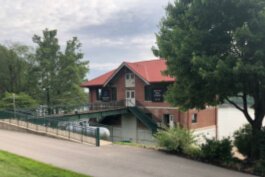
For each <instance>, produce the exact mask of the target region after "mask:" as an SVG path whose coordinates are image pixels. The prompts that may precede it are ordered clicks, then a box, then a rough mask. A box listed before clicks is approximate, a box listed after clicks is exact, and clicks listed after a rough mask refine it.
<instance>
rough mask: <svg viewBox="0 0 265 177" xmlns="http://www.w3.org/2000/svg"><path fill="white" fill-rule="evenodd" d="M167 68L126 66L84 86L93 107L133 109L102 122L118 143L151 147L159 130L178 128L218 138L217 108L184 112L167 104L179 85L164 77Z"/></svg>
mask: <svg viewBox="0 0 265 177" xmlns="http://www.w3.org/2000/svg"><path fill="white" fill-rule="evenodd" d="M166 67H167V66H166V62H165V60H164V59H155V60H149V61H140V62H134V63H130V62H123V63H122V64H121V65H120V66H119V67H118V68H117V69H115V70H112V71H109V72H107V73H105V74H103V75H101V76H99V77H97V78H95V79H92V80H89V81H87V82H84V83H83V84H82V85H81V86H82V87H86V88H88V89H89V102H90V103H97V102H113V101H122V100H124V102H125V104H126V106H127V107H128V108H129V109H130V113H128V114H124V115H119V116H109V117H105V118H104V119H102V120H101V123H103V124H108V125H111V126H113V127H114V130H113V131H114V132H113V134H114V137H115V138H114V140H117V141H119V140H123V141H134V142H140V143H147V142H150V141H152V132H154V131H155V129H156V126H157V127H173V126H175V125H176V124H180V125H181V126H183V127H185V128H188V129H191V130H194V132H195V134H197V135H198V136H199V135H201V136H200V137H202V136H206V137H209V138H211V137H216V132H217V127H216V123H217V109H216V108H214V107H209V108H207V109H205V110H201V111H198V110H189V111H187V112H180V111H179V110H178V108H176V107H173V106H171V105H170V104H169V103H167V102H166V101H165V100H164V94H165V92H166V90H167V87H168V86H169V85H170V84H172V83H173V82H174V81H175V79H174V78H172V77H169V76H165V75H163V74H162V72H163V71H165V70H166ZM154 124H155V125H154ZM116 135H117V136H116Z"/></svg>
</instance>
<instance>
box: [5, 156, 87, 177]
mask: <svg viewBox="0 0 265 177" xmlns="http://www.w3.org/2000/svg"><path fill="white" fill-rule="evenodd" d="M0 177H88V176H86V175H82V174H79V173H75V172H72V171H68V170H64V169H61V168H57V167H54V166H51V165H48V164H44V163H41V162H37V161H34V160H31V159H28V158H25V157H21V156H17V155H14V154H11V153H8V152H5V151H0Z"/></svg>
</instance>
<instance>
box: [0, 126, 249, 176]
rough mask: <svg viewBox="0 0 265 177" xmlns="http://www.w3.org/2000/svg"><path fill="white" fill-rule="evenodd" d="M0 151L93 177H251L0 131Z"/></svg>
mask: <svg viewBox="0 0 265 177" xmlns="http://www.w3.org/2000/svg"><path fill="white" fill-rule="evenodd" d="M0 149H2V150H6V151H9V152H12V153H16V154H19V155H22V156H27V157H30V158H32V159H35V160H39V161H42V162H46V163H49V164H53V165H55V166H58V167H62V168H67V169H70V170H74V171H77V172H80V173H84V174H88V175H92V176H95V177H251V175H246V174H242V173H238V172H234V171H230V170H226V169H223V168H219V167H215V166H212V165H207V164H203V163H199V162H195V161H191V160H187V159H183V158H179V157H177V156H173V155H169V154H165V153H162V152H157V151H154V150H148V149H142V148H134V147H126V146H119V145H109V146H103V147H95V146H89V145H84V144H78V143H74V142H68V141H64V140H58V139H54V138H49V137H45V136H38V135H34V134H27V133H19V132H11V131H6V130H0Z"/></svg>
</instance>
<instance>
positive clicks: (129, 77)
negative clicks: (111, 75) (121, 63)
mask: <svg viewBox="0 0 265 177" xmlns="http://www.w3.org/2000/svg"><path fill="white" fill-rule="evenodd" d="M131 79H134V74H133V73H126V80H131Z"/></svg>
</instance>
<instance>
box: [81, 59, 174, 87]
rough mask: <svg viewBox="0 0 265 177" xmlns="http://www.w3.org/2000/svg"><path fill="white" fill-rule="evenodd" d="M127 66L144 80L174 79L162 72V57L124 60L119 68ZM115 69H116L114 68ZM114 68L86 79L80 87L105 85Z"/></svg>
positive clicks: (164, 63)
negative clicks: (133, 60) (138, 60)
mask: <svg viewBox="0 0 265 177" xmlns="http://www.w3.org/2000/svg"><path fill="white" fill-rule="evenodd" d="M122 67H128V68H129V69H130V70H132V71H133V72H134V73H135V74H137V75H138V76H140V77H141V79H143V80H144V81H146V82H149V83H158V82H174V81H175V79H174V78H172V77H169V76H165V75H163V74H162V72H163V71H165V70H166V68H167V66H166V62H165V60H164V59H155V60H147V61H140V62H133V63H131V62H124V63H122V64H121V66H120V67H119V68H122ZM116 70H117V69H116ZM116 70H112V71H110V72H108V73H106V74H103V75H101V76H99V77H97V78H95V79H92V80H90V81H87V82H85V83H83V84H81V87H92V86H102V85H105V84H106V83H107V82H108V81H109V80H110V79H111V78H113V77H114V75H115V74H116V73H117V72H115V71H116Z"/></svg>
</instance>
